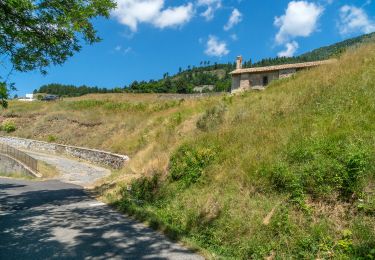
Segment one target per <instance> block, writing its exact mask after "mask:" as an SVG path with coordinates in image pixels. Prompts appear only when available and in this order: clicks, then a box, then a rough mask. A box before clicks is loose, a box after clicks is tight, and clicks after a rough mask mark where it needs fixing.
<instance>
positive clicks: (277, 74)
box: [231, 69, 297, 93]
mask: <svg viewBox="0 0 375 260" xmlns="http://www.w3.org/2000/svg"><path fill="white" fill-rule="evenodd" d="M296 72H297V70H296V69H285V70H278V71H271V72H262V73H243V74H236V75H232V91H231V92H232V93H235V92H240V91H244V90H250V89H263V88H264V87H265V86H263V77H265V76H267V77H268V84H269V83H271V81H273V80H275V79H283V78H288V77H290V76H292V75H293V74H295V73H296Z"/></svg>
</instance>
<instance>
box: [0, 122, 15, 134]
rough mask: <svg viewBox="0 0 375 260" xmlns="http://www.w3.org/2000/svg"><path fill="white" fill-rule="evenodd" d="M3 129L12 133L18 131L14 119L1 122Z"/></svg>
mask: <svg viewBox="0 0 375 260" xmlns="http://www.w3.org/2000/svg"><path fill="white" fill-rule="evenodd" d="M1 130H2V131H5V132H7V133H10V132H14V131H16V125H15V123H14V122H13V121H8V120H7V121H4V122H3V123H2V124H1Z"/></svg>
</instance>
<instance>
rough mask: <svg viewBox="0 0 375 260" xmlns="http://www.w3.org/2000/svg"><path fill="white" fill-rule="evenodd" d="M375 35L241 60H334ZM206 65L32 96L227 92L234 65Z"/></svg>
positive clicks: (52, 88) (55, 87) (48, 88)
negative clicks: (158, 76)
mask: <svg viewBox="0 0 375 260" xmlns="http://www.w3.org/2000/svg"><path fill="white" fill-rule="evenodd" d="M374 36H375V33H371V34H365V35H362V36H359V37H356V38H351V39H348V40H345V41H342V42H338V43H336V44H332V45H330V46H326V47H322V48H318V49H315V50H313V51H311V52H308V53H305V54H302V55H299V56H296V57H290V58H287V57H277V58H265V59H262V60H260V61H258V62H256V63H252V61H251V60H248V61H244V64H243V65H244V67H246V68H250V67H261V66H271V65H279V64H287V63H298V62H307V61H316V60H325V59H329V58H332V57H336V56H337V55H340V54H341V53H343V52H344V51H345V50H346V49H348V48H350V47H355V46H357V45H358V44H361V43H364V42H368V41H371V40H373V37H374ZM206 64H209V62H207V61H205V62H201V63H200V66H190V65H189V66H188V69H186V70H182V69H181V68H180V69H179V72H178V73H176V74H175V75H169V73H165V74H164V76H163V79H160V80H150V81H140V82H138V81H134V82H132V83H131V84H130V85H129V86H124V87H117V88H114V89H106V88H98V87H88V86H80V87H74V86H71V85H61V84H48V85H44V86H41V87H40V88H39V89H38V90H35V91H34V93H37V92H39V93H48V94H55V95H60V96H70V97H74V96H81V95H85V94H89V93H119V92H132V93H192V92H194V88H195V87H199V86H207V85H211V86H214V88H213V89H212V90H209V89H206V91H216V92H228V91H230V86H231V79H230V75H229V74H228V73H229V72H230V71H232V70H234V69H235V64H234V63H228V64H216V63H215V64H212V65H206Z"/></svg>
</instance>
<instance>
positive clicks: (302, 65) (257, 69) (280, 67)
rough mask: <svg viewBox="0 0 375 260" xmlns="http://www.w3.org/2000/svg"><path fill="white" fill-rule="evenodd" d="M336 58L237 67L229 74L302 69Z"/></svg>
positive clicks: (330, 61)
mask: <svg viewBox="0 0 375 260" xmlns="http://www.w3.org/2000/svg"><path fill="white" fill-rule="evenodd" d="M334 61H336V60H334V59H331V60H322V61H312V62H303V63H294V64H282V65H276V66H267V67H255V68H244V69H237V70H234V71H232V72H231V73H230V74H242V73H257V72H267V71H275V70H284V69H302V68H309V67H316V66H319V65H323V64H329V63H332V62H334Z"/></svg>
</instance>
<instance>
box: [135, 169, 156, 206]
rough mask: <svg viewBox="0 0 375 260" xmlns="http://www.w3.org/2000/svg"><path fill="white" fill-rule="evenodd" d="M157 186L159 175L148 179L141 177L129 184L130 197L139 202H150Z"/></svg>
mask: <svg viewBox="0 0 375 260" xmlns="http://www.w3.org/2000/svg"><path fill="white" fill-rule="evenodd" d="M158 184H159V175H158V174H155V175H153V176H152V177H151V178H150V177H141V178H139V179H136V180H134V181H133V182H132V184H131V190H130V194H131V197H132V198H134V199H136V200H140V201H152V199H153V198H154V195H155V193H156V191H157V187H158Z"/></svg>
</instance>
